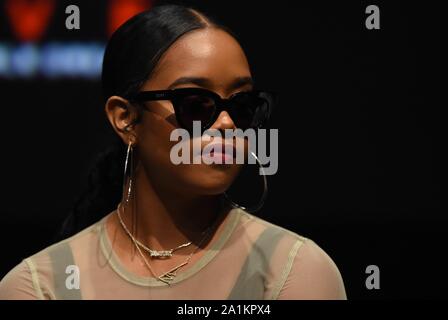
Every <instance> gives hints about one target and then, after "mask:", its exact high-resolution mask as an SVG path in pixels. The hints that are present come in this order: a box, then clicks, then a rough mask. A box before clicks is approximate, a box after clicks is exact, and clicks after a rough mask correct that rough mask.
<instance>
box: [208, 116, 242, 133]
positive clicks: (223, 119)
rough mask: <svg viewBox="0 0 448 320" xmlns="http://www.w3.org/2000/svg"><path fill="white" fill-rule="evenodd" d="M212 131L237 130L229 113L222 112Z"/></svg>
mask: <svg viewBox="0 0 448 320" xmlns="http://www.w3.org/2000/svg"><path fill="white" fill-rule="evenodd" d="M210 129H217V130H220V131H223V130H225V129H232V130H235V129H236V126H235V123H234V122H233V120H232V118H231V117H230V115H229V113H228V112H227V111H221V112H220V113H219V116H218V119H216V121H215V123H213V125H212V126H211V127H210Z"/></svg>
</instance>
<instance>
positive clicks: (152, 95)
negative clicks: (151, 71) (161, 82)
mask: <svg viewBox="0 0 448 320" xmlns="http://www.w3.org/2000/svg"><path fill="white" fill-rule="evenodd" d="M248 93H250V94H255V95H257V94H267V95H270V96H271V101H268V100H267V105H268V111H267V112H266V117H265V119H263V121H262V122H261V123H260V124H259V125H258V126H257V127H254V128H253V129H257V128H261V127H262V126H263V124H265V123H266V121H267V120H268V119H269V118H270V115H271V113H272V109H273V107H274V105H275V104H276V100H277V94H276V93H275V92H272V91H267V90H250V91H240V92H237V93H234V94H232V95H231V96H230V97H229V98H221V97H220V96H219V95H218V94H217V93H215V92H213V91H211V90H208V89H204V88H177V89H168V90H154V91H140V92H138V93H136V94H135V95H133V96H131V97H130V98H129V101H130V102H146V101H160V100H169V101H171V103H172V105H173V108H174V113H175V117H176V120H177V122H178V123H179V125H180V126H181V127H182V128H187V126H186V125H185V123H183V121H182V119H181V117H180V116H178V115H179V114H180V110H179V105H178V104H177V103H176V101H179V99H181V98H182V97H184V96H188V95H192V94H196V95H201V96H208V97H210V98H212V99H213V101H214V108H215V110H214V111H213V115H212V116H211V117H210V120H209V121H208V123H207V124H201V129H202V130H206V129H208V128H210V127H211V126H212V125H213V123H215V121H216V120H217V119H218V117H219V114H220V113H221V112H222V111H227V112H228V113H229V114H231V113H232V111H231V108H232V106H230V105H229V104H230V103H231V101H232V99H234V98H235V97H237V96H238V95H242V94H248ZM258 98H262V97H258ZM144 108H145V110H146V111H148V109H147V106H146V105H144ZM232 120H234V119H232Z"/></svg>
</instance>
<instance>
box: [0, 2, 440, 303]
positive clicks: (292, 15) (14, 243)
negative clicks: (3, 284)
mask: <svg viewBox="0 0 448 320" xmlns="http://www.w3.org/2000/svg"><path fill="white" fill-rule="evenodd" d="M161 2H163V1H158V3H161ZM182 3H186V4H193V5H194V6H195V7H197V8H198V9H202V10H203V11H205V12H206V13H209V14H211V15H212V16H214V17H216V18H218V19H219V20H220V21H221V22H222V23H223V24H225V25H227V26H229V27H230V28H231V29H232V30H234V31H235V32H236V33H237V34H238V35H239V37H240V39H241V42H242V45H243V47H244V49H245V50H246V53H247V55H248V58H249V61H250V63H251V67H252V70H253V73H254V76H255V80H256V82H257V84H258V85H259V86H260V87H264V88H269V89H271V90H274V91H277V92H279V94H280V99H281V100H280V105H279V106H278V108H277V109H276V110H275V113H274V115H273V119H272V122H271V127H274V128H278V129H279V171H278V173H277V174H276V175H274V176H271V177H269V188H270V195H269V198H268V200H267V203H266V205H265V207H264V209H263V210H262V211H261V212H260V213H259V214H258V215H259V216H260V217H262V218H264V219H266V220H268V221H271V222H274V223H276V224H278V225H281V226H284V227H286V228H288V229H290V230H292V231H294V232H297V233H299V234H302V235H304V236H307V237H309V238H311V239H313V240H314V241H316V243H318V244H319V245H320V246H321V247H322V248H323V249H324V250H325V251H326V252H327V253H328V254H329V255H330V256H331V257H332V258H333V260H334V261H335V262H336V264H337V265H338V267H339V269H340V271H341V273H342V276H343V278H344V282H345V285H346V289H347V295H348V298H349V299H381V298H440V297H443V292H444V289H445V287H446V285H447V284H448V281H447V276H446V271H445V270H446V267H447V266H448V264H447V263H446V261H445V260H444V257H445V255H446V249H445V248H444V247H445V244H446V241H445V228H446V222H447V218H446V204H445V201H444V197H443V196H442V191H441V185H442V178H441V176H442V175H441V172H442V160H441V153H442V149H443V146H444V145H443V144H442V140H444V139H443V138H444V137H443V136H442V128H443V117H442V111H443V110H442V108H443V107H444V103H440V102H437V103H436V102H435V101H434V99H433V96H434V94H433V91H435V87H433V86H432V81H431V80H432V79H433V73H434V72H435V71H436V70H435V68H436V67H437V66H436V67H435V66H434V61H435V58H436V53H435V51H436V47H435V46H434V44H435V43H439V41H441V39H442V38H439V37H437V30H439V29H437V28H435V27H434V26H433V23H434V22H435V21H434V20H435V19H434V18H433V15H434V13H435V12H437V11H438V10H440V9H437V8H435V7H430V6H429V5H423V4H422V5H418V4H414V3H410V2H407V1H406V2H400V1H387V2H380V1H372V2H365V1H325V2H324V1H313V2H312V3H302V2H301V1H299V3H298V1H272V2H268V1H264V2H259V1H244V2H243V1H229V0H226V1H221V0H219V1H218V0H214V1H183V2H182ZM0 4H1V5H2V9H1V10H0V19H1V20H0V41H14V39H13V37H12V33H11V30H9V25H8V20H7V19H6V17H5V15H4V10H3V5H4V2H0ZM69 4H77V5H78V6H79V7H80V10H81V29H80V30H79V31H68V30H66V29H65V18H66V14H65V7H66V6H67V5H69ZM369 4H376V5H378V6H379V8H380V12H381V15H380V19H381V29H380V30H367V29H366V27H365V19H366V17H367V14H366V13H365V8H366V7H367V5H369ZM106 5H107V1H104V0H103V1H57V10H56V14H55V16H54V18H53V20H52V22H51V25H50V28H49V29H48V32H47V33H46V35H45V39H44V40H46V41H48V40H61V41H75V40H98V41H105V40H106V39H107V36H106V28H105V26H106V24H105V20H106V17H105V11H106V10H105V7H106ZM0 90H1V98H0V99H1V100H0V101H1V102H0V103H1V106H2V108H1V110H2V132H3V135H2V136H3V148H2V158H1V168H2V169H3V172H2V192H1V194H2V198H1V203H2V206H1V209H0V226H1V232H0V252H1V255H0V277H1V276H3V275H4V274H5V273H6V272H7V271H8V270H10V269H11V268H12V267H13V266H15V265H16V264H17V263H19V262H20V260H21V259H23V258H26V257H27V256H29V255H31V254H33V253H35V252H37V251H38V250H40V249H43V248H44V247H46V246H47V245H49V244H51V241H52V239H53V235H54V233H55V231H56V230H57V228H58V227H59V224H60V222H61V221H62V219H63V218H64V216H65V215H66V214H67V212H68V210H69V209H70V206H71V205H72V204H73V201H74V200H75V198H76V196H77V195H78V194H80V193H81V192H82V190H83V186H84V184H85V182H86V181H85V179H86V175H87V169H88V167H89V165H90V163H91V161H92V159H93V157H94V156H95V154H96V153H97V152H99V151H101V150H102V149H104V147H105V146H107V144H108V143H109V142H110V135H111V134H112V131H111V130H110V128H109V124H108V123H107V122H106V118H105V115H104V108H103V104H102V97H101V87H100V83H99V82H98V81H90V80H73V79H72V80H57V81H54V80H53V81H51V80H45V79H39V78H37V79H33V80H7V79H1V80H0ZM445 91H446V90H445ZM372 264H374V265H377V266H378V267H379V268H380V271H381V287H380V289H379V290H367V289H366V287H365V279H366V277H367V275H366V273H365V269H366V267H367V266H368V265H372Z"/></svg>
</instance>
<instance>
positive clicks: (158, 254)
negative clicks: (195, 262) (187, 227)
mask: <svg viewBox="0 0 448 320" xmlns="http://www.w3.org/2000/svg"><path fill="white" fill-rule="evenodd" d="M121 208H122V207H121V203H120V204H119V205H118V208H117V215H118V220H119V221H120V224H121V226H122V227H123V230H124V231H125V233H126V234H127V235H128V236H129V238H130V239H131V241H132V243H133V244H134V246H135V248H136V249H137V252H138V253H139V255H140V257H141V258H142V260H143V262H144V263H145V265H146V267H147V268H148V270H149V271H150V272H151V273H152V274H153V276H154V277H156V278H157V279H159V280H160V281H162V282H164V283H166V284H168V285H170V282H172V281H173V280H174V278H175V277H176V275H177V271H178V270H179V269H180V268H181V267H183V266H185V265H186V264H188V263H189V262H190V260H191V257H192V256H193V254H195V253H196V252H197V251H198V250H199V248H200V246H201V245H202V243H204V241H205V240H206V239H207V237H208V236H209V235H210V233H211V231H212V230H213V227H214V225H215V223H216V222H217V221H218V220H219V219H216V221H215V222H213V223H212V224H211V225H210V226H209V227H208V228H207V229H205V230H204V231H202V232H201V235H202V239H201V240H200V241H199V244H198V245H197V246H196V248H195V249H194V250H193V252H191V253H190V254H189V255H188V257H187V259H185V261H184V262H182V263H180V264H179V265H177V266H175V267H174V268H172V269H170V270H168V271H167V272H164V273H163V274H161V275H159V276H158V275H156V273H155V272H154V270H153V269H152V267H151V265H150V264H149V261H148V260H147V259H146V257H145V255H144V254H143V252H142V250H141V249H143V250H145V251H146V252H148V253H149V255H150V257H151V258H170V257H172V256H173V252H174V251H176V250H178V249H181V248H185V247H188V246H189V245H191V244H192V242H191V241H189V242H186V243H184V244H181V245H179V246H177V247H175V248H172V249H170V250H153V249H151V248H148V247H147V246H145V245H144V244H143V243H141V242H140V241H138V240H137V239H136V238H135V237H134V236H133V235H132V233H131V232H130V231H129V229H128V228H127V226H126V224H125V223H124V221H123V219H122V217H121V212H120V211H121Z"/></svg>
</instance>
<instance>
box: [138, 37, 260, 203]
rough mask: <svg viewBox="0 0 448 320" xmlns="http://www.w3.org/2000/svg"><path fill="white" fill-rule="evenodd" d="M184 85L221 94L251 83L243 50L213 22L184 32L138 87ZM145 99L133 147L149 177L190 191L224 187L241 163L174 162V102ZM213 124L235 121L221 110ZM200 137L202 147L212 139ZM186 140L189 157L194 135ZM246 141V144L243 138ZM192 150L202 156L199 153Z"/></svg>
mask: <svg viewBox="0 0 448 320" xmlns="http://www.w3.org/2000/svg"><path fill="white" fill-rule="evenodd" d="M188 87H196V88H197V87H200V88H205V89H208V90H211V91H214V92H215V93H217V94H218V95H220V96H221V97H222V98H228V97H229V96H231V95H232V94H234V93H236V92H240V91H247V90H251V89H252V81H251V72H250V69H249V64H248V62H247V59H246V56H245V54H244V52H243V50H242V48H241V47H240V45H239V44H238V42H237V41H236V40H235V39H234V38H233V37H232V36H230V35H229V34H228V33H226V32H225V31H222V30H220V29H215V28H209V29H201V30H196V31H192V32H189V33H187V34H185V35H184V36H182V37H181V38H179V39H178V40H177V41H176V42H175V43H174V44H173V45H172V46H171V47H170V48H169V49H168V50H167V51H166V52H165V53H164V55H163V56H162V58H161V59H160V61H159V62H158V64H157V66H156V68H155V69H154V72H153V74H152V75H151V77H150V79H148V80H147V82H146V83H144V85H143V87H142V88H141V90H142V91H146V90H165V89H175V88H188ZM145 104H146V108H147V110H148V111H149V112H143V115H142V120H141V122H139V123H138V124H137V125H136V126H135V132H136V136H137V137H136V138H137V139H136V142H137V143H136V148H137V150H138V155H139V158H140V161H141V165H142V166H143V168H144V170H145V174H146V175H147V176H148V179H150V181H151V183H153V184H154V185H157V186H160V187H163V188H164V189H165V190H170V191H175V192H176V193H177V192H180V193H181V194H185V195H193V196H195V195H213V194H220V193H222V192H224V191H225V190H226V189H227V188H228V187H229V186H230V185H231V184H232V182H233V180H234V179H235V178H236V176H237V175H238V173H239V170H240V169H241V164H234V163H233V164H205V163H203V162H202V161H201V163H200V164H195V163H190V164H179V165H175V164H173V163H172V161H171V159H170V151H171V148H172V147H173V146H174V145H176V144H177V143H178V142H177V141H170V134H171V132H172V131H173V130H174V129H176V128H179V125H178V124H177V122H176V119H175V116H174V109H173V106H172V104H171V102H170V101H151V102H145ZM211 129H217V130H225V129H236V127H235V124H234V122H233V120H232V118H231V117H230V116H229V114H228V113H227V112H226V111H222V112H221V114H220V115H219V117H218V119H217V120H216V121H215V123H213V125H212V127H211ZM224 138H225V137H224V135H223V139H224ZM198 139H199V141H200V145H201V146H202V148H204V147H205V145H207V144H208V143H210V140H207V141H205V139H203V138H202V139H201V137H199V138H198ZM212 139H213V138H212ZM196 140H197V138H196ZM214 142H218V141H214ZM223 142H225V143H230V144H233V145H234V146H235V147H237V145H239V144H238V143H236V141H235V140H233V139H230V140H226V141H223ZM188 143H189V144H190V157H191V156H192V155H193V150H192V148H191V146H192V145H193V144H192V143H193V137H191V140H189V141H188ZM244 145H245V147H244V148H245V149H246V150H247V143H245V144H244ZM238 150H239V151H241V149H238ZM194 156H195V157H201V154H199V155H197V154H196V155H194ZM190 159H191V158H190ZM191 160H192V159H191ZM233 162H235V161H233Z"/></svg>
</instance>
